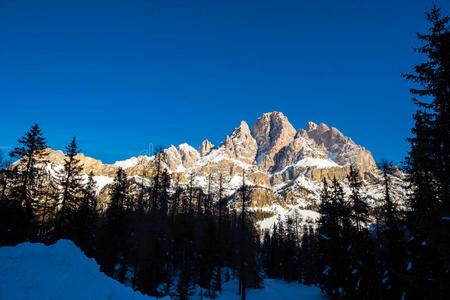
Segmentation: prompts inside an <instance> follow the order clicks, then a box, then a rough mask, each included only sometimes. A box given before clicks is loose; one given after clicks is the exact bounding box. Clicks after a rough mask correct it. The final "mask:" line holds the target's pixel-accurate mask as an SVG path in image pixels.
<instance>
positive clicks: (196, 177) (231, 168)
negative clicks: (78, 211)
mask: <svg viewBox="0 0 450 300" xmlns="http://www.w3.org/2000/svg"><path fill="white" fill-rule="evenodd" d="M155 157H156V156H155V155H153V156H148V155H141V156H137V157H132V158H130V159H127V160H123V161H117V162H115V163H114V164H103V163H102V162H101V161H100V160H97V159H94V158H90V157H86V156H84V155H83V154H78V158H79V159H80V162H81V164H82V165H83V172H84V173H86V174H88V173H90V172H92V173H93V174H94V175H95V177H94V179H95V180H96V182H97V185H98V193H99V195H100V197H99V198H100V199H103V200H104V201H105V202H107V199H108V186H109V185H110V184H111V183H112V181H113V178H114V176H115V173H116V172H117V169H118V168H119V167H120V168H123V169H124V170H125V171H126V172H127V175H128V176H129V177H133V178H135V179H137V178H144V181H145V182H146V183H147V184H150V180H149V179H151V178H152V177H153V175H154V172H155V163H156V160H155ZM161 158H162V160H161V164H162V167H163V168H164V169H166V170H167V171H168V173H170V174H171V178H172V182H173V183H175V182H176V183H178V184H182V185H183V184H187V183H188V182H189V181H190V180H191V179H192V181H193V182H194V184H195V185H196V186H199V187H202V188H203V189H204V190H206V189H212V190H213V191H214V190H217V180H218V176H220V175H221V176H222V178H223V179H224V188H225V194H226V195H228V196H229V197H231V198H233V195H234V193H235V191H236V190H237V189H238V188H239V186H240V185H241V184H242V182H243V180H245V182H246V183H247V184H248V185H251V186H253V193H252V201H251V205H250V207H251V208H252V209H258V210H263V211H266V212H269V214H268V215H269V216H271V218H269V220H262V221H261V222H260V225H261V227H267V226H270V225H271V224H272V223H273V222H274V221H275V218H276V217H277V216H278V215H280V214H282V215H285V214H290V213H293V212H294V211H296V212H300V215H303V216H304V219H309V221H311V222H314V219H315V218H317V217H318V214H317V212H316V211H317V207H318V206H317V205H318V202H319V200H320V191H321V188H322V181H323V179H326V180H331V179H333V178H336V179H337V180H338V181H340V182H341V183H342V185H343V186H344V191H347V192H349V190H348V183H347V179H346V177H347V175H348V173H349V171H350V166H353V167H354V168H355V169H356V170H357V171H358V174H359V176H360V178H361V180H362V181H363V191H362V192H363V195H364V197H365V198H366V200H367V201H368V203H370V204H371V205H372V206H376V205H377V201H379V200H380V199H382V197H383V194H382V189H381V186H380V181H381V176H380V171H379V170H378V168H377V165H376V163H375V161H374V159H373V157H372V155H371V153H370V151H368V150H366V149H365V148H364V147H362V146H360V145H357V144H356V143H355V142H354V141H353V140H352V139H351V138H350V137H346V136H344V135H343V134H342V133H341V132H340V131H339V130H338V129H336V128H334V127H331V128H330V127H328V126H327V125H325V124H323V123H321V124H319V125H317V124H315V123H313V122H308V123H307V124H306V126H305V128H304V129H303V128H301V129H295V127H294V126H292V125H291V123H290V122H289V121H288V118H287V117H286V116H285V115H284V114H283V113H281V112H271V113H265V114H263V115H262V116H261V117H260V118H258V119H257V120H256V122H255V123H254V125H253V128H252V129H250V127H249V126H248V124H247V123H246V122H245V121H242V122H241V123H240V125H239V126H238V127H237V128H235V129H234V130H233V131H232V132H231V133H230V135H227V136H226V137H225V139H224V141H223V142H221V143H220V145H213V144H211V142H209V141H208V140H207V139H205V140H204V141H203V143H202V144H201V146H200V147H199V148H198V149H195V148H194V147H192V146H191V145H189V144H187V143H184V144H181V145H179V146H177V147H175V146H174V145H171V146H170V147H168V148H167V149H164V150H163V151H162V157H161ZM47 159H48V160H49V162H50V164H49V166H48V170H49V171H50V172H51V173H52V172H53V171H54V170H56V169H58V168H61V165H62V162H63V160H64V154H63V152H62V151H55V150H52V149H48V157H47ZM391 177H392V179H393V180H392V182H393V186H394V188H393V190H394V194H404V188H403V186H404V180H403V179H404V178H403V177H404V176H403V174H402V172H400V171H399V170H397V171H396V172H395V173H394V174H393V175H392V176H391ZM394 196H395V195H394ZM304 221H305V220H304Z"/></svg>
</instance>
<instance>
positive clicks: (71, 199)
mask: <svg viewBox="0 0 450 300" xmlns="http://www.w3.org/2000/svg"><path fill="white" fill-rule="evenodd" d="M79 152H80V151H79V149H78V146H77V143H76V138H75V137H73V139H72V141H71V142H70V144H69V145H68V146H67V147H66V155H65V158H64V165H63V170H61V171H60V172H58V175H57V177H58V181H59V184H60V186H61V196H60V199H61V200H60V203H59V211H58V215H57V224H56V235H57V237H65V235H67V234H68V230H69V227H70V224H71V223H73V222H74V220H75V218H74V216H75V213H76V211H77V210H78V208H79V205H80V202H81V195H82V192H83V184H82V175H81V171H82V166H81V165H80V160H79V159H78V158H77V157H76V156H77V154H78V153H79Z"/></svg>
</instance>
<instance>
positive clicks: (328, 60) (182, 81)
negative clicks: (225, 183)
mask: <svg viewBox="0 0 450 300" xmlns="http://www.w3.org/2000/svg"><path fill="white" fill-rule="evenodd" d="M436 3H437V4H438V5H439V6H442V7H443V8H444V13H446V14H448V13H449V7H450V2H449V0H440V1H439V0H438V1H436ZM430 5H431V1H427V0H389V1H388V0H384V1H382V0H378V1H374V0H345V1H336V0H314V1H310V0H308V1H300V0H298V1H243V0H241V1H172V0H162V1H151V0H147V1H136V0H132V1H111V0H108V1H95V0H90V1H45V0H43V1H35V0H32V1H21V0H0V45H1V46H0V107H1V112H2V113H1V117H0V130H1V134H0V148H1V149H3V151H4V152H9V151H10V150H11V147H14V146H16V145H17V139H19V138H20V137H21V136H22V135H23V134H24V133H25V132H26V131H27V130H28V129H29V128H30V127H31V125H32V124H33V123H35V122H37V123H39V124H40V126H41V127H42V128H43V131H44V134H45V136H46V137H47V141H48V144H49V146H51V147H52V148H55V149H63V147H64V146H65V145H66V144H67V143H68V142H69V141H70V139H71V137H72V135H74V134H75V135H77V138H78V141H79V146H80V148H81V149H82V151H83V152H84V153H86V154H87V155H90V156H93V157H96V158H99V159H101V160H103V161H104V162H107V163H112V162H114V161H115V160H121V159H125V158H128V157H130V156H134V155H138V154H139V153H140V152H141V151H142V150H145V149H146V148H147V147H148V146H147V145H148V144H149V143H153V144H155V145H157V144H162V145H164V146H169V145H170V144H174V145H178V144H180V143H183V142H188V143H189V144H191V145H193V146H194V147H198V146H199V145H200V143H201V141H202V140H203V139H205V138H208V139H209V140H210V141H212V142H213V143H215V144H218V143H219V142H220V141H222V140H223V139H224V137H225V136H226V135H227V134H229V133H230V132H231V131H232V130H233V129H234V128H235V127H236V126H238V125H239V122H240V121H241V120H246V121H247V122H248V123H249V124H250V126H252V124H253V123H254V121H255V120H256V119H257V118H258V117H259V116H260V115H261V114H262V113H264V112H270V111H282V112H283V113H284V114H285V115H287V117H288V118H289V120H290V122H291V123H292V124H293V125H294V127H296V128H304V126H305V124H306V122H307V121H310V120H311V121H314V122H316V123H320V122H324V123H326V124H328V125H329V126H334V127H336V128H338V129H339V130H341V132H343V133H344V134H345V135H347V136H350V137H352V138H353V140H354V141H355V142H357V143H358V144H361V145H363V146H365V147H366V148H367V149H369V150H371V151H372V154H373V155H374V157H375V159H376V160H380V159H381V158H387V159H389V160H394V161H396V162H399V161H401V160H402V159H403V157H404V156H405V154H406V152H407V151H408V144H407V143H406V141H405V138H406V137H407V136H408V135H409V134H410V128H411V127H412V125H413V123H412V118H411V116H412V114H413V112H414V111H415V107H414V105H413V104H412V102H411V100H410V99H411V97H410V95H409V93H408V88H409V84H408V83H407V82H405V80H404V79H403V78H401V76H400V72H401V71H403V72H408V71H410V70H411V69H412V66H413V65H414V64H416V63H419V62H420V61H422V58H421V57H420V56H419V55H417V54H415V53H414V52H413V50H412V47H413V46H417V45H418V41H417V39H416V36H415V32H417V31H420V32H423V31H425V29H426V28H427V25H428V24H426V22H425V20H424V12H425V11H426V10H428V8H429V7H430Z"/></svg>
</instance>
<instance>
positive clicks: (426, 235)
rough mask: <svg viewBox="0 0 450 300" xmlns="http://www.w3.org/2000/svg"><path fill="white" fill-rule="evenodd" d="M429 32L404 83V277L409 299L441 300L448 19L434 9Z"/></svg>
mask: <svg viewBox="0 0 450 300" xmlns="http://www.w3.org/2000/svg"><path fill="white" fill-rule="evenodd" d="M426 19H427V21H429V22H430V25H431V27H430V28H429V31H428V32H427V33H425V34H420V33H419V34H417V36H418V38H419V40H420V41H421V42H422V43H423V44H422V46H421V47H419V48H416V49H415V50H416V52H418V53H419V54H423V55H424V56H425V57H426V58H427V60H426V61H425V62H424V63H421V64H419V65H416V66H415V67H414V73H413V74H406V75H405V74H404V76H405V77H406V79H408V80H410V81H413V82H414V83H416V84H417V86H418V87H417V88H412V89H411V90H410V92H411V93H412V94H413V95H414V96H415V97H414V98H413V101H414V103H415V104H416V105H417V107H418V110H417V112H416V113H415V114H414V121H415V125H414V127H413V129H412V137H411V138H409V139H408V140H409V142H410V144H411V150H410V152H409V154H408V156H407V158H406V171H407V173H408V178H409V181H410V183H411V184H412V187H413V192H412V194H411V196H410V198H409V203H410V208H411V209H410V213H409V214H408V218H407V221H408V229H409V232H410V233H411V235H412V238H411V242H410V244H409V248H410V251H411V261H410V266H409V267H408V272H407V275H406V276H407V278H408V279H409V280H408V281H409V282H414V284H411V285H410V289H409V292H408V295H411V297H414V296H418V297H420V296H419V295H421V297H434V298H441V297H445V296H446V295H447V296H448V294H449V292H450V273H449V272H450V271H449V270H450V256H449V255H448V253H449V251H450V221H449V219H450V198H449V195H450V194H449V193H450V191H449V183H450V176H449V166H450V153H449V146H450V137H449V134H450V121H449V105H450V32H449V24H448V22H449V17H448V16H445V17H443V16H442V15H441V11H440V9H439V8H437V7H436V6H435V5H433V6H432V8H431V10H430V11H429V12H428V13H427V14H426Z"/></svg>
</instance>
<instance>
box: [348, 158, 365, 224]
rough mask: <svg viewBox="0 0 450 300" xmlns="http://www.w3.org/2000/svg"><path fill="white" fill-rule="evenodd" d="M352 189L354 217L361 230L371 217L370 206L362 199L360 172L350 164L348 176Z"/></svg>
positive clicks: (351, 197)
mask: <svg viewBox="0 0 450 300" xmlns="http://www.w3.org/2000/svg"><path fill="white" fill-rule="evenodd" d="M347 179H348V181H349V186H350V190H351V194H350V199H351V201H352V203H351V206H352V218H353V220H354V222H355V225H356V230H357V231H361V230H362V227H363V226H364V225H365V224H366V223H367V221H368V219H369V206H368V205H367V203H366V202H364V200H363V199H362V197H361V195H360V189H361V186H362V182H361V180H360V179H359V178H358V173H357V172H356V170H355V169H354V168H353V166H350V172H349V174H348V176H347Z"/></svg>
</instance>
